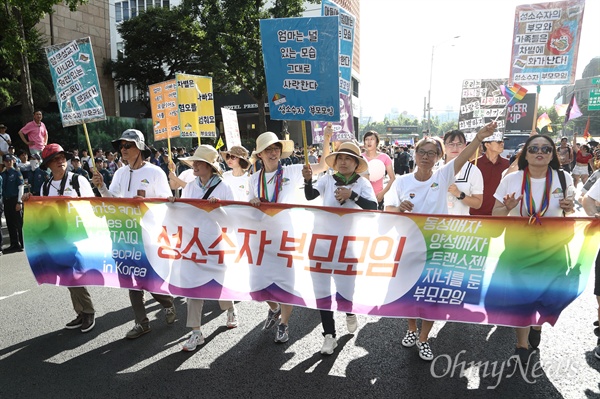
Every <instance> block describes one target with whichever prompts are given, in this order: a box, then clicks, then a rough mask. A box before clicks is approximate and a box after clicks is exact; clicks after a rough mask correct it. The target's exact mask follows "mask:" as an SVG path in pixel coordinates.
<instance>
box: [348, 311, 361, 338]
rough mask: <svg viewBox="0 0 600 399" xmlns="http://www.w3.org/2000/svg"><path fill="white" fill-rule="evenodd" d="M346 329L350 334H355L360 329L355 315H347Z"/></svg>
mask: <svg viewBox="0 0 600 399" xmlns="http://www.w3.org/2000/svg"><path fill="white" fill-rule="evenodd" d="M346 327H347V328H348V332H349V333H350V334H354V333H355V332H356V330H357V329H358V318H357V317H356V315H355V314H350V315H346Z"/></svg>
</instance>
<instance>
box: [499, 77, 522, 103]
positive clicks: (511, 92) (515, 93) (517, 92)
mask: <svg viewBox="0 0 600 399" xmlns="http://www.w3.org/2000/svg"><path fill="white" fill-rule="evenodd" d="M500 91H502V95H503V96H504V97H506V100H507V101H508V104H507V105H508V106H510V105H513V104H516V103H518V102H519V101H521V100H522V99H523V98H524V97H525V94H527V89H526V88H524V87H523V86H521V85H518V84H516V83H515V84H513V85H512V86H510V87H507V86H505V85H500Z"/></svg>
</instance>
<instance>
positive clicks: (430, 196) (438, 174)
mask: <svg viewBox="0 0 600 399" xmlns="http://www.w3.org/2000/svg"><path fill="white" fill-rule="evenodd" d="M452 183H454V160H452V161H450V162H448V163H447V164H446V165H444V166H442V167H441V168H439V169H437V170H435V171H434V172H433V174H432V175H431V177H430V178H429V179H428V180H427V181H418V180H417V179H415V175H414V173H410V174H408V175H402V176H398V177H396V180H395V181H394V183H393V187H392V189H391V190H390V191H393V192H394V193H395V195H390V196H389V197H387V196H386V200H385V201H386V206H396V207H397V206H400V202H402V201H404V200H408V201H410V202H412V203H413V205H414V207H413V210H412V212H413V213H425V214H433V215H445V214H448V187H450V185H451V184H452ZM388 199H389V202H388Z"/></svg>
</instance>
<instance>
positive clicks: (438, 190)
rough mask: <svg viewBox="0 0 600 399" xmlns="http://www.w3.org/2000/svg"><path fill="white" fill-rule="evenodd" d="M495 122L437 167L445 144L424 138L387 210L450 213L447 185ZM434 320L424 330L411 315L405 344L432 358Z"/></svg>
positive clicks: (392, 190) (393, 190)
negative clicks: (419, 329) (431, 338)
mask: <svg viewBox="0 0 600 399" xmlns="http://www.w3.org/2000/svg"><path fill="white" fill-rule="evenodd" d="M497 126H498V125H497V124H496V123H495V122H491V123H488V124H487V125H485V126H484V127H483V128H482V129H481V130H479V132H477V134H476V135H475V138H474V139H473V141H472V142H471V143H470V144H469V145H468V146H467V147H466V148H465V149H464V150H463V151H462V152H461V153H460V154H458V155H457V156H456V157H455V158H454V159H452V160H451V161H449V162H447V163H446V164H445V165H443V166H441V167H440V168H437V169H435V170H434V166H435V164H436V163H437V162H438V161H439V160H440V159H442V158H443V156H444V144H443V143H442V142H441V141H440V140H435V139H433V138H429V137H426V138H423V139H421V140H420V141H419V142H418V143H417V145H416V147H415V165H416V166H417V168H416V170H415V172H414V173H410V174H407V175H402V176H398V178H397V179H396V182H395V185H394V187H393V188H392V189H391V190H390V191H391V192H392V193H393V195H390V196H388V197H386V202H388V200H389V203H388V206H386V208H385V210H386V211H389V212H402V213H403V212H414V213H423V214H433V215H446V214H448V198H447V197H448V189H449V188H450V185H451V184H453V183H454V180H455V176H456V175H457V174H458V173H459V172H460V171H461V169H462V167H463V166H464V164H465V163H467V161H468V160H469V159H470V158H471V156H473V154H475V151H477V148H478V147H479V145H480V144H481V142H482V141H483V140H484V139H485V138H486V137H489V136H491V135H492V134H493V133H494V131H495V130H496V128H497ZM432 327H433V321H431V320H422V323H421V332H420V334H419V332H418V330H417V319H408V330H407V331H406V335H405V336H404V339H402V345H403V346H405V347H407V348H408V347H413V346H415V344H416V345H417V348H418V349H419V356H420V357H421V359H423V360H426V361H431V360H433V352H432V350H431V347H430V345H429V342H428V339H429V332H430V331H431V328H432Z"/></svg>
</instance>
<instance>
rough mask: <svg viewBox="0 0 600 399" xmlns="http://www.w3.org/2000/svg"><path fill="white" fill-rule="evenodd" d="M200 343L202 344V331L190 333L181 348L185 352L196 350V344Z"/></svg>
mask: <svg viewBox="0 0 600 399" xmlns="http://www.w3.org/2000/svg"><path fill="white" fill-rule="evenodd" d="M202 344H204V336H203V335H202V333H200V334H196V333H192V335H191V336H190V338H189V339H188V340H187V341H186V343H185V344H183V346H182V348H181V350H183V351H186V352H193V351H195V350H196V347H197V346H198V345H202Z"/></svg>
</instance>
